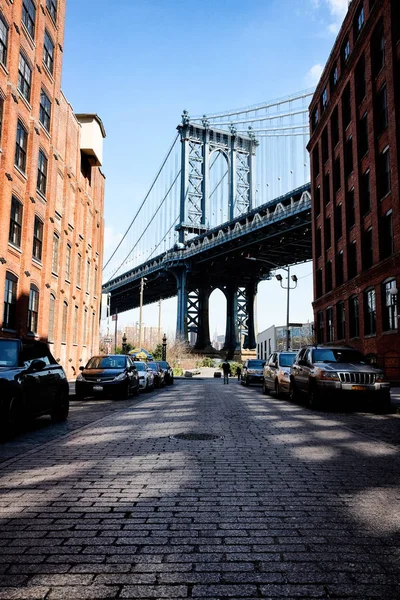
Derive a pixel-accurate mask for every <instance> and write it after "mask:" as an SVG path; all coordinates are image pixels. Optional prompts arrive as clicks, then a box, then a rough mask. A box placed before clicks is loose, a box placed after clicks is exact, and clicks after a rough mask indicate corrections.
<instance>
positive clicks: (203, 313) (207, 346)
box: [194, 287, 212, 352]
mask: <svg viewBox="0 0 400 600" xmlns="http://www.w3.org/2000/svg"><path fill="white" fill-rule="evenodd" d="M209 298H210V289H209V288H208V287H201V288H199V308H198V329H197V340H196V344H195V346H194V349H195V350H201V351H203V352H204V351H210V350H212V346H211V340H210V323H209Z"/></svg>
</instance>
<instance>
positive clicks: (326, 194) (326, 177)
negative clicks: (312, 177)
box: [323, 173, 331, 206]
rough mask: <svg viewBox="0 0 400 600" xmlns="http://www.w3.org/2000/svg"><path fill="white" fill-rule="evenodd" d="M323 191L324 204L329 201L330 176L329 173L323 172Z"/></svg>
mask: <svg viewBox="0 0 400 600" xmlns="http://www.w3.org/2000/svg"><path fill="white" fill-rule="evenodd" d="M323 186H324V189H323V193H324V204H325V206H326V205H327V204H329V202H330V201H331V188H330V176H329V173H325V175H324V181H323Z"/></svg>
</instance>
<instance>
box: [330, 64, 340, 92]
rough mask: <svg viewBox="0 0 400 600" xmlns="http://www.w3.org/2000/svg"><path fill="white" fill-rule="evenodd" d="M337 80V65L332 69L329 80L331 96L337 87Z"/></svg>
mask: <svg viewBox="0 0 400 600" xmlns="http://www.w3.org/2000/svg"><path fill="white" fill-rule="evenodd" d="M338 80H339V70H338V68H337V65H335V66H334V67H333V69H332V71H331V75H330V78H329V81H330V86H331V95H332V93H333V90H334V89H335V87H336V86H337V82H338Z"/></svg>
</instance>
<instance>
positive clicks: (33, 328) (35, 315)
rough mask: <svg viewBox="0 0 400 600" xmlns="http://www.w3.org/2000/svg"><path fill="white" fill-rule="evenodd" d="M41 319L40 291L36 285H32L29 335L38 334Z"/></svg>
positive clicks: (29, 308) (29, 307)
mask: <svg viewBox="0 0 400 600" xmlns="http://www.w3.org/2000/svg"><path fill="white" fill-rule="evenodd" d="M38 319H39V290H38V288H37V287H36V285H33V284H32V285H31V289H30V291H29V306H28V333H37V330H38Z"/></svg>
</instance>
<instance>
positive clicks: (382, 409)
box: [374, 390, 393, 414]
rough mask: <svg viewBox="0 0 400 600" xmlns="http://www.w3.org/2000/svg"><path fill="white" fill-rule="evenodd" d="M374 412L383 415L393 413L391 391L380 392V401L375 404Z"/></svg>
mask: <svg viewBox="0 0 400 600" xmlns="http://www.w3.org/2000/svg"><path fill="white" fill-rule="evenodd" d="M374 410H375V412H377V413H381V414H385V413H391V412H392V411H393V406H392V401H391V399H390V392H389V390H387V391H386V390H385V391H384V392H380V393H379V394H378V400H377V401H376V402H375V405H374Z"/></svg>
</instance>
